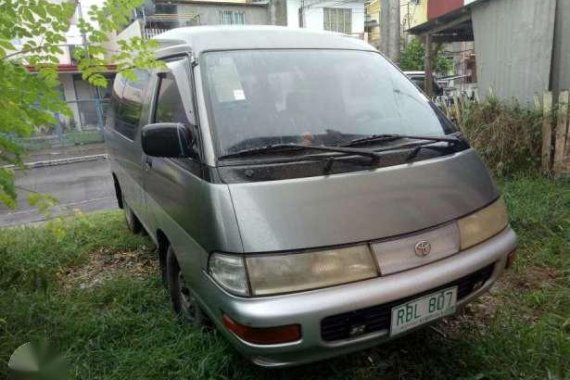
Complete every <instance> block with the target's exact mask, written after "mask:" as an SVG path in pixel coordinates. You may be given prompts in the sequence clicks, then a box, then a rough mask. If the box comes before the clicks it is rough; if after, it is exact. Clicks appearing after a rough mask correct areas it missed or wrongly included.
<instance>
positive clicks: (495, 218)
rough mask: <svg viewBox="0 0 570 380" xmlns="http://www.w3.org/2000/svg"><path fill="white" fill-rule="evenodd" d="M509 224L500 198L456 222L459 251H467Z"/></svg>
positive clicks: (505, 208) (505, 209) (503, 203)
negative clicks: (459, 239) (459, 244)
mask: <svg viewBox="0 0 570 380" xmlns="http://www.w3.org/2000/svg"><path fill="white" fill-rule="evenodd" d="M508 223H509V221H508V218H507V207H506V206H505V202H504V201H503V199H502V198H499V200H497V201H496V202H494V203H493V204H491V205H490V206H487V207H485V208H484V209H482V210H479V211H477V212H475V213H473V214H471V215H469V216H466V217H465V218H461V219H459V220H458V221H457V224H458V225H459V234H460V236H461V249H462V250H463V249H467V248H469V247H472V246H474V245H475V244H479V243H481V242H482V241H485V240H487V239H489V238H490V237H492V236H494V235H496V234H498V233H499V232H501V231H502V230H503V229H504V228H505V227H506V226H507V224H508Z"/></svg>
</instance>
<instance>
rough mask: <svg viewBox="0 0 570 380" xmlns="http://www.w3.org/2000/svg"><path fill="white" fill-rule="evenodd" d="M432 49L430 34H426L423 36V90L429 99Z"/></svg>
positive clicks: (431, 94)
mask: <svg viewBox="0 0 570 380" xmlns="http://www.w3.org/2000/svg"><path fill="white" fill-rule="evenodd" d="M432 53H433V52H432V49H431V34H429V33H426V35H425V57H424V68H425V72H426V77H425V89H426V94H427V96H429V97H430V98H431V97H433V85H432V84H433V69H432Z"/></svg>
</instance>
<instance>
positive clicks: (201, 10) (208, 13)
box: [177, 2, 270, 25]
mask: <svg viewBox="0 0 570 380" xmlns="http://www.w3.org/2000/svg"><path fill="white" fill-rule="evenodd" d="M220 11H241V12H244V13H245V23H246V24H248V25H266V24H269V23H270V14H269V10H268V5H253V4H235V5H233V4H219V3H218V4H215V3H212V4H208V3H207V2H206V3H195V4H179V5H178V7H177V12H178V13H197V14H198V15H199V16H200V25H218V24H219V23H220V14H219V12H220Z"/></svg>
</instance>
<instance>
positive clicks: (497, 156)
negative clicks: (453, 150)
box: [457, 98, 543, 176]
mask: <svg viewBox="0 0 570 380" xmlns="http://www.w3.org/2000/svg"><path fill="white" fill-rule="evenodd" d="M460 114H461V117H459V118H457V119H458V120H457V124H458V127H459V128H460V129H461V131H462V132H463V133H464V135H465V136H466V137H467V139H468V140H469V141H470V142H471V144H472V146H473V147H474V148H475V149H477V150H478V151H479V153H480V154H481V156H482V158H483V160H484V161H485V163H486V164H487V166H488V167H489V169H491V170H492V171H493V172H495V174H497V175H501V176H509V175H513V174H536V173H538V172H539V170H540V159H541V147H542V138H541V125H542V119H543V116H542V114H541V113H540V112H538V111H536V110H533V109H530V108H525V107H523V106H521V105H519V104H517V103H509V102H505V101H499V100H497V99H496V98H488V99H486V100H484V101H483V102H481V103H475V102H462V103H461V106H460Z"/></svg>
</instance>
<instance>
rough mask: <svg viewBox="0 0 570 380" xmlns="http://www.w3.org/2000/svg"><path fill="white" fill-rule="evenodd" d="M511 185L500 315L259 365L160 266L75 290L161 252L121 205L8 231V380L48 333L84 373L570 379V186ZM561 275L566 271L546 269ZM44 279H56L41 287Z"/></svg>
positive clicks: (1, 250) (2, 253)
mask: <svg viewBox="0 0 570 380" xmlns="http://www.w3.org/2000/svg"><path fill="white" fill-rule="evenodd" d="M501 187H502V189H503V194H504V197H505V200H506V202H507V205H508V207H509V210H510V216H511V224H512V225H513V227H514V228H515V229H516V231H517V233H518V235H519V238H520V249H519V259H518V262H517V263H516V266H515V269H514V271H511V272H510V273H508V274H507V275H506V276H505V277H504V278H503V280H502V284H501V285H500V286H498V287H496V288H495V291H494V295H493V298H492V299H491V302H490V305H491V306H492V305H493V304H495V305H496V308H495V311H494V312H492V313H490V314H484V315H481V314H476V315H475V316H470V317H465V316H463V317H460V318H459V320H453V319H452V320H451V321H450V322H449V323H450V325H448V324H447V323H445V324H441V325H439V326H438V329H440V330H441V331H443V332H444V333H445V334H446V337H443V336H442V335H441V334H438V333H436V332H434V331H432V330H429V329H424V330H420V331H418V332H416V333H413V334H411V335H408V336H404V337H402V338H400V339H398V340H396V341H394V342H391V343H389V344H385V345H382V346H379V347H376V348H373V349H370V350H367V351H363V352H357V353H354V354H351V355H345V356H341V357H338V358H335V359H333V360H328V361H324V362H319V363H314V364H311V365H306V366H301V367H296V368H289V369H283V370H268V369H262V368H258V367H255V366H253V365H252V364H250V363H249V362H247V361H246V360H245V359H243V358H241V357H240V356H239V355H238V354H236V353H235V351H234V350H233V349H232V348H231V347H230V346H229V344H228V343H227V342H226V341H225V340H224V339H223V338H222V337H221V336H220V335H219V334H217V333H204V332H200V331H197V330H195V329H193V328H192V327H191V326H188V325H185V324H182V323H181V322H180V321H178V320H177V319H176V318H175V317H174V315H173V313H172V311H171V308H170V304H169V301H168V295H167V292H166V291H165V290H164V288H163V287H162V285H161V281H160V276H159V273H158V270H156V272H151V273H147V274H146V275H145V277H142V278H141V277H139V276H132V275H129V273H127V272H128V271H127V270H125V271H123V272H116V275H114V276H113V277H111V278H106V279H105V281H103V282H98V283H97V284H95V285H93V286H88V287H81V286H77V283H75V285H74V286H71V287H70V286H67V287H66V286H63V285H64V283H65V281H66V276H67V273H68V272H71V273H75V272H74V271H77V270H78V269H82V268H83V269H85V267H86V266H87V267H88V266H89V265H90V263H91V261H90V257H92V256H93V255H97V256H105V257H113V256H114V255H119V254H120V253H121V252H125V251H128V252H131V253H133V252H136V253H137V254H138V255H143V256H148V257H149V258H151V259H152V258H155V257H156V256H155V252H154V251H153V249H152V248H151V246H150V244H151V243H150V241H149V240H148V238H145V237H141V236H135V235H132V234H130V233H129V232H128V230H127V229H126V227H125V226H124V221H123V218H122V215H121V214H120V213H119V212H105V213H98V214H91V215H88V216H86V217H84V218H83V219H76V220H74V221H71V222H70V223H69V224H68V225H67V231H66V232H67V233H66V234H65V235H63V237H60V238H57V237H53V236H51V233H50V231H49V230H48V229H47V228H46V227H45V226H44V227H37V228H32V227H26V228H19V229H4V230H0V379H4V378H6V377H7V376H8V370H7V367H6V363H7V361H8V358H9V355H10V354H11V353H12V352H13V351H14V350H15V349H16V348H17V347H18V346H19V345H21V344H24V343H26V342H28V341H34V340H39V339H42V338H43V339H49V341H50V342H51V343H52V344H53V346H54V349H55V350H57V352H58V353H61V354H63V355H65V357H66V358H67V360H68V361H69V364H70V367H71V370H72V377H73V378H77V379H82V380H83V379H117V380H130V379H223V380H230V379H236V380H237V379H240V380H242V379H251V380H264V379H267V380H275V379H307V380H308V379H311V380H324V379H327V380H344V379H354V380H378V379H411V380H412V379H434V380H435V379H445V380H451V379H453V380H457V379H463V380H476V379H478V380H483V379H493V380H503V379H505V380H507V379H536V380H542V379H549V378H550V379H556V380H562V379H568V378H570V361H569V360H568V358H569V357H570V257H569V256H568V252H570V234H569V232H568V231H570V212H569V211H570V185H569V184H568V183H567V182H562V181H555V180H552V179H547V178H530V177H514V178H509V179H507V180H504V181H501ZM550 273H552V274H553V275H554V277H552V278H551V277H549V276H543V274H550ZM37 278H41V282H43V283H44V284H45V286H39V287H38V286H36V281H37V280H36V279H37ZM74 278H75V277H74ZM8 279H11V280H10V281H9V280H8ZM68 285H69V284H68ZM72 285H73V284H72ZM486 303H488V301H487V302H483V303H481V304H480V306H483V307H487V305H486ZM450 326H456V327H455V328H452V327H450Z"/></svg>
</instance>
